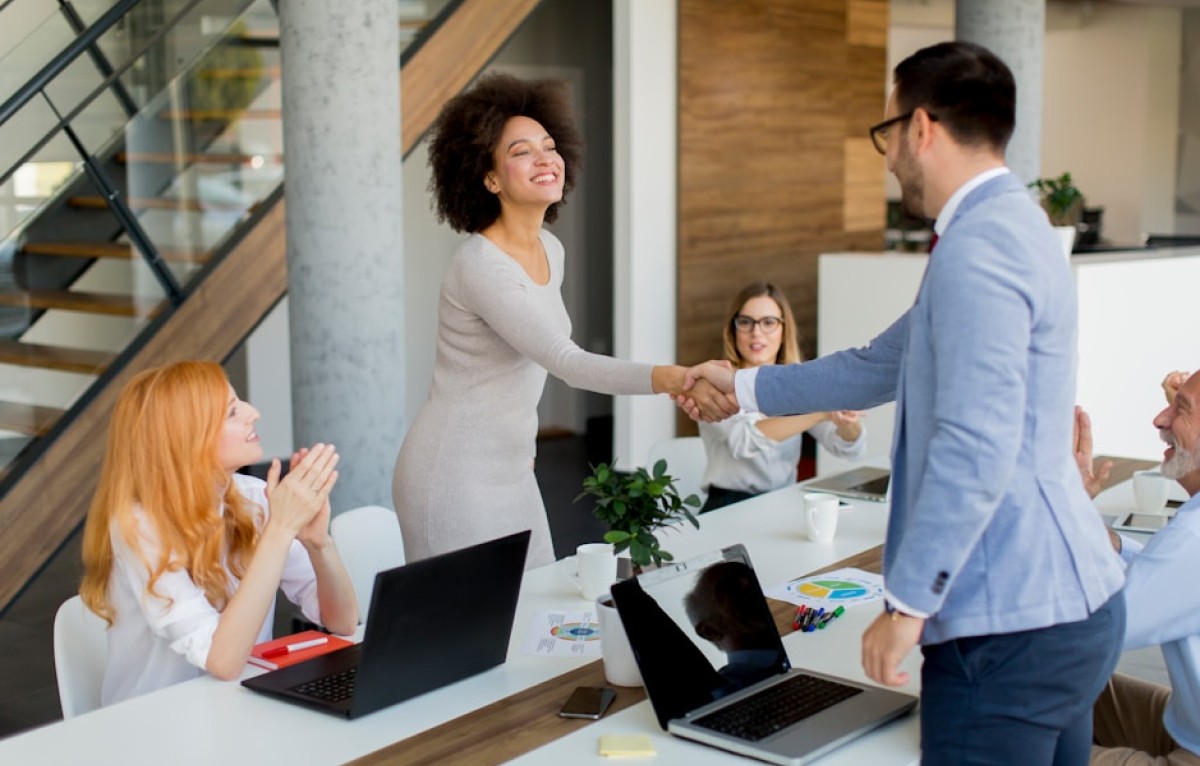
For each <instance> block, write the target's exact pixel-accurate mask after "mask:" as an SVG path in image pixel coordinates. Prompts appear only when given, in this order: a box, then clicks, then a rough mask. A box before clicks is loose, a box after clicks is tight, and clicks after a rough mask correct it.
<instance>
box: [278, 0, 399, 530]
mask: <svg viewBox="0 0 1200 766" xmlns="http://www.w3.org/2000/svg"><path fill="white" fill-rule="evenodd" d="M279 9H280V16H281V18H280V47H281V53H282V66H283V143H284V153H285V161H286V167H287V177H286V183H285V186H284V190H285V195H286V196H285V200H286V203H287V219H286V220H287V241H288V317H289V325H290V346H291V362H292V403H293V410H292V411H293V417H292V422H293V428H294V432H295V439H296V444H297V445H298V446H301V445H311V444H313V443H315V442H318V441H321V442H328V443H333V444H335V445H337V447H338V451H339V452H340V453H341V457H342V460H341V464H340V465H339V467H338V471H339V473H340V475H341V478H340V479H339V481H338V484H337V487H336V488H335V490H334V495H333V511H334V513H335V514H336V513H337V512H339V511H341V510H346V509H349V508H352V507H355V506H358V505H365V504H377V505H384V506H391V504H392V503H391V498H392V490H391V485H392V468H393V466H394V464H395V460H396V454H397V452H399V449H400V442H401V440H402V439H403V436H404V430H405V426H406V424H405V419H404V398H405V397H404V386H405V376H404V279H403V275H404V258H403V226H402V219H401V212H402V211H401V187H402V179H401V173H400V161H401V158H400V87H399V82H400V70H399V66H400V65H399V62H400V38H399V17H398V13H399V11H398V8H397V5H396V2H395V0H357V2H354V3H351V4H348V5H347V4H343V3H330V2H328V0H287V2H284V3H280V4H279Z"/></svg>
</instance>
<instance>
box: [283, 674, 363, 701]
mask: <svg viewBox="0 0 1200 766" xmlns="http://www.w3.org/2000/svg"><path fill="white" fill-rule="evenodd" d="M357 679H358V668H350V669H349V670H343V671H342V672H340V673H334V674H333V675H328V676H324V677H323V678H318V679H316V680H315V681H305V682H304V683H302V684H300V685H299V686H293V687H292V691H294V692H296V693H297V694H303V695H304V696H305V697H312V698H314V699H319V700H325V701H326V702H341V701H342V700H346V699H350V698H351V697H353V696H354V683H355V681H356V680H357Z"/></svg>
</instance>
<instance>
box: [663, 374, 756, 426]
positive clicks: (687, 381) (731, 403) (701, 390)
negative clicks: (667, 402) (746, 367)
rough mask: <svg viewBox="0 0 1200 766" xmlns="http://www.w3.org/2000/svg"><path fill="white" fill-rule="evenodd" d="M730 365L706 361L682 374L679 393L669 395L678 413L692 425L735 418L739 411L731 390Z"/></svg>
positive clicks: (734, 394) (733, 392)
mask: <svg viewBox="0 0 1200 766" xmlns="http://www.w3.org/2000/svg"><path fill="white" fill-rule="evenodd" d="M733 373H734V369H733V365H732V364H730V363H729V362H727V361H709V362H704V363H702V364H698V365H696V366H694V367H689V368H687V369H686V371H685V372H684V376H683V383H682V387H681V390H680V391H679V392H678V393H676V392H671V394H670V395H671V399H672V400H673V401H674V402H675V404H676V405H678V407H679V409H681V410H683V411H684V412H685V413H687V416H688V417H690V418H691V419H692V420H695V421H696V422H701V421H703V422H705V423H715V422H717V421H721V420H724V419H725V418H728V417H732V416H733V415H736V414H737V413H738V412H739V411H740V410H741V407H740V406H739V405H738V400H737V394H736V392H735V391H734V387H733Z"/></svg>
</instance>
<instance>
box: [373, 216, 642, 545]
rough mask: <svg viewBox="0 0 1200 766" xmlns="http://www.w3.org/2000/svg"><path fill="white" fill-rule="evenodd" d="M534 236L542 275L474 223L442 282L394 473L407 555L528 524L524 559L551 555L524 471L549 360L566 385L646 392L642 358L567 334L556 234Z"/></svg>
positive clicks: (529, 464) (533, 483) (536, 494)
mask: <svg viewBox="0 0 1200 766" xmlns="http://www.w3.org/2000/svg"><path fill="white" fill-rule="evenodd" d="M541 240H542V245H543V246H544V247H545V250H546V256H547V258H548V260H549V265H550V280H549V282H548V283H547V284H546V285H544V286H543V285H538V284H536V283H535V282H534V281H533V280H531V279H530V278H529V276H528V275H527V274H526V273H525V270H524V269H523V268H521V266H520V264H518V263H517V262H516V261H515V260H513V259H512V258H511V257H509V256H508V255H507V254H505V253H504V252H503V251H502V250H500V249H499V248H498V247H497V246H496V245H494V244H493V243H492V242H491V241H490V240H488V239H487V238H486V237H484V236H482V235H480V234H473V235H471V236H470V237H469V238H468V239H467V241H466V242H464V243H463V245H462V247H460V248H459V249H458V252H457V253H455V256H454V259H453V261H452V262H451V264H450V267H449V270H448V271H447V272H446V276H445V278H444V279H443V281H442V293H441V297H440V298H439V301H438V334H437V360H436V362H435V364H434V368H433V383H432V385H431V387H430V390H429V399H428V400H427V401H426V402H425V405H424V406H423V407H422V408H421V412H420V413H419V414H418V415H417V418H416V420H415V421H414V422H413V424H412V427H411V428H410V429H409V431H408V434H407V436H406V437H405V439H404V445H403V446H402V447H401V448H400V456H399V457H398V458H397V460H396V473H395V475H394V477H393V479H392V498H393V500H394V501H395V503H396V512H397V513H398V514H399V516H400V526H401V529H402V530H403V532H404V553H405V556H406V557H407V559H408V560H409V561H417V560H419V559H423V558H427V557H429V556H433V555H436V554H439V553H444V552H446V551H451V550H455V549H457V548H462V547H464V546H468V545H474V544H475V543H480V542H484V541H486V540H490V539H493V538H496V537H500V536H502V535H507V534H510V533H513V532H517V531H519V530H523V529H529V530H532V531H533V539H532V541H531V542H530V548H529V556H528V558H527V560H526V567H534V566H540V565H542V564H546V563H549V562H551V561H553V560H554V550H553V547H552V546H551V542H550V527H549V524H548V523H547V521H546V510H545V508H544V506H543V505H542V494H541V491H540V490H539V489H538V485H537V480H536V479H535V478H534V474H533V460H534V454H535V449H536V448H535V439H536V436H537V427H538V423H537V405H538V400H539V399H541V396H542V388H543V386H544V385H545V382H546V373H547V371H549V372H550V373H551V374H553V375H554V376H555V377H558V378H561V379H562V380H563V381H564V382H566V383H567V384H568V385H570V386H572V387H574V388H582V389H587V390H589V391H596V392H599V393H605V394H649V393H652V391H651V385H650V375H651V365H648V364H637V363H634V362H625V361H621V360H618V359H613V358H612V357H608V356H601V355H599V354H591V353H588V352H586V351H584V350H583V349H581V348H579V347H578V346H576V345H575V344H574V343H573V342H572V341H571V320H570V317H568V316H567V310H566V307H565V306H564V305H563V302H562V294H561V286H562V280H563V248H562V243H560V242H559V241H558V239H557V238H555V236H554V235H553V234H551V233H549V232H547V231H544V230H543V231H542V232H541ZM578 512H579V513H586V512H587V511H586V510H585V509H584V508H583V507H582V506H581V507H580V508H579V509H578Z"/></svg>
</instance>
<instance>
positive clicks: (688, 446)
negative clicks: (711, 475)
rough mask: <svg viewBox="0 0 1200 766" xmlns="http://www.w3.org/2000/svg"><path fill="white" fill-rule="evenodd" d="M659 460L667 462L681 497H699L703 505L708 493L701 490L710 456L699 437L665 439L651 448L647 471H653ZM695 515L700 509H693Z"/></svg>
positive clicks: (669, 472) (668, 469)
mask: <svg viewBox="0 0 1200 766" xmlns="http://www.w3.org/2000/svg"><path fill="white" fill-rule="evenodd" d="M659 460H666V461H667V473H668V474H670V475H671V476H674V477H675V488H676V489H677V490H679V496H680V497H681V498H686V497H687V496H688V495H698V496H699V497H700V504H701V505H703V504H704V501H705V499H706V498H707V497H708V493H706V492H705V491H704V490H702V489H701V488H700V482H702V481H703V480H704V469H705V468H706V467H707V466H708V455H707V454H705V452H704V442H703V441H701V440H700V437H699V436H681V437H679V438H677V439H664V440H663V441H660V442H658V443H657V444H655V445H654V446H653V447H651V448H650V454H649V455H647V456H646V469H647V470H650V471H653V470H654V464H655V463H657V462H658V461H659ZM691 510H692V511H693V513H694V512H695V511H696V510H698V509H695V508H693V509H691Z"/></svg>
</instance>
